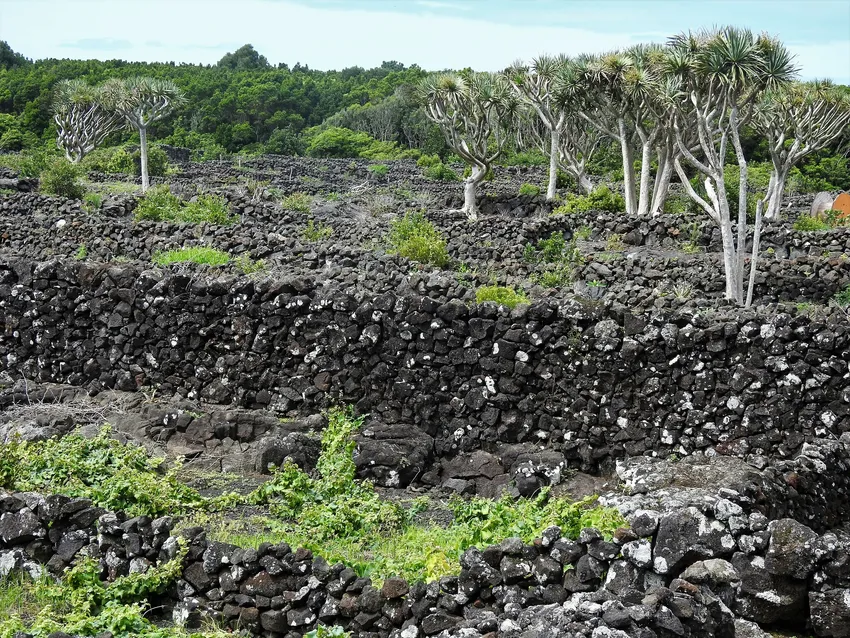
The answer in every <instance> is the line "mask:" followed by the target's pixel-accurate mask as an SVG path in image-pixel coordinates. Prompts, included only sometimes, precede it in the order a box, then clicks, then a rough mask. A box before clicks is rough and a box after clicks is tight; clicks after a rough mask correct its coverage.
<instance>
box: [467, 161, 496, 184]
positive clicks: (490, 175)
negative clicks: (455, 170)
mask: <svg viewBox="0 0 850 638" xmlns="http://www.w3.org/2000/svg"><path fill="white" fill-rule="evenodd" d="M471 176H472V167H471V166H470V165H469V164H467V165H466V167H465V168H464V169H463V179H466V178H468V177H471ZM495 177H496V174H495V173H494V172H493V167H492V166H491V167H490V168H488V169H487V172H486V173H485V174H484V181H485V182H492V181H493V180H494V179H495Z"/></svg>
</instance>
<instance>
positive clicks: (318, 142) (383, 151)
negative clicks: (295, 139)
mask: <svg viewBox="0 0 850 638" xmlns="http://www.w3.org/2000/svg"><path fill="white" fill-rule="evenodd" d="M307 135H308V137H309V143H308V144H307V155H309V156H310V157H336V158H347V157H364V158H367V159H374V160H391V159H405V158H413V159H415V158H417V157H419V151H417V150H415V149H405V148H402V147H401V146H399V145H398V144H396V143H395V142H382V141H380V140H376V139H375V138H373V137H371V136H370V135H368V134H367V133H363V132H362V131H352V130H351V129H348V128H344V127H341V126H330V127H328V128H325V129H323V130H317V129H312V130H311V131H308V132H307Z"/></svg>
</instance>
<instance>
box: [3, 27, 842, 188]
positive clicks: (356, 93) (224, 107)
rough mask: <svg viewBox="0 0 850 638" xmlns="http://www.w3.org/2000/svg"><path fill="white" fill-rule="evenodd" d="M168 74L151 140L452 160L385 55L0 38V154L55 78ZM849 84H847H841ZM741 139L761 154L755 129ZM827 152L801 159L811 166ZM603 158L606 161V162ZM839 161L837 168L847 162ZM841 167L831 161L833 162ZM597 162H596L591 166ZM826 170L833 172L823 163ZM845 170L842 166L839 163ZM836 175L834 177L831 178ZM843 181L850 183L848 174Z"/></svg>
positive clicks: (37, 120) (515, 155)
mask: <svg viewBox="0 0 850 638" xmlns="http://www.w3.org/2000/svg"><path fill="white" fill-rule="evenodd" d="M138 75H144V76H150V77H155V78H163V79H169V80H171V81H173V82H174V83H175V84H176V85H177V86H178V87H180V89H182V90H183V91H184V94H185V96H186V98H187V101H186V104H185V105H184V106H181V107H179V108H178V109H177V110H176V111H175V114H174V116H173V117H170V118H168V119H166V120H164V121H162V122H159V123H157V124H156V125H154V127H153V128H152V132H153V136H152V137H153V138H154V139H156V140H157V142H160V143H165V144H172V145H175V146H182V147H186V148H190V149H192V150H193V152H194V157H195V159H200V160H204V159H217V158H219V157H222V156H229V155H234V154H243V155H257V154H263V153H270V154H281V155H311V156H316V157H358V156H359V157H367V158H373V159H394V158H404V157H418V156H419V155H421V154H428V155H438V156H440V157H441V158H443V159H446V158H451V151H450V149H449V148H448V146H447V145H446V143H445V140H444V138H443V135H442V133H441V132H440V130H439V128H438V127H437V126H436V125H435V124H433V123H432V122H431V121H429V120H428V118H427V117H426V116H425V113H424V110H423V107H422V102H421V99H420V97H419V95H418V91H417V87H418V86H419V84H420V83H421V81H422V80H423V79H424V78H425V77H426V76H428V75H429V71H426V70H424V69H422V68H421V67H419V66H418V65H415V64H414V65H412V66H409V67H407V66H405V65H404V64H401V63H399V62H395V61H388V62H384V63H383V64H382V65H381V66H379V67H375V68H372V69H363V68H361V67H357V66H354V67H348V68H344V69H342V70H340V71H317V70H313V69H310V68H309V67H308V66H302V65H301V64H296V65H294V66H292V67H289V66H287V65H286V64H279V65H277V66H276V67H275V66H273V65H271V64H269V62H268V61H267V59H266V58H265V57H264V56H262V55H261V54H260V53H259V52H257V51H256V50H255V49H254V47H253V46H252V45H250V44H246V45H244V46H242V47H240V48H239V49H237V50H236V51H234V52H232V53H227V54H225V55H224V56H223V57H222V58H221V60H219V62H218V63H216V64H214V65H200V64H187V63H179V64H178V63H174V62H169V63H159V62H155V63H147V62H126V61H122V60H108V61H100V60H71V59H61V60H59V59H46V60H38V61H32V60H29V59H27V58H26V57H24V56H23V55H22V54H20V53H18V52H15V51H13V50H12V49H11V47H10V46H9V45H8V44H7V43H6V42H2V41H0V152H14V151H26V150H29V149H34V148H44V147H54V148H55V140H56V130H55V126H54V123H53V119H52V113H51V102H52V98H53V88H54V86H55V85H56V83H57V82H58V81H59V80H63V79H73V78H82V79H85V80H86V81H87V82H89V83H90V84H98V83H101V82H103V81H104V80H107V79H109V78H114V77H118V78H127V77H132V76H138ZM846 89H847V90H848V92H850V87H846ZM134 141H137V140H136V139H135V138H134V134H133V133H132V132H131V131H121V132H119V133H116V134H114V135H113V136H112V137H111V138H110V139H109V140H108V143H107V144H106V145H110V144H111V145H115V144H122V143H125V142H134ZM744 143H745V144H746V145H747V146H748V147H749V149H752V150H753V151H754V152H755V155H753V159H754V160H756V161H766V160H767V159H768V157H767V153H766V150H765V152H764V154H763V155H762V153H759V151H758V149H759V145H760V144H761V140H759V138H758V136H756V135H755V134H752V135H749V136H747V139H745V140H744ZM834 155H835V151H834V150H829V151H822V152H820V153H818V154H815V155H813V156H812V157H810V158H807V160H806V161H805V164H804V165H803V166H801V168H802V169H803V170H804V171H805V169H806V166H816V165H817V164H818V162H820V160H822V159H823V158H824V157H831V156H834ZM616 158H617V150H616V149H613V148H612V149H611V153H601V154H599V155H598V158H597V159H596V160H595V161H594V163H595V164H596V166H591V167H590V168H591V172H592V173H596V174H603V173H606V172H607V170H606V169H614V173H615V177H616V166H617V160H616ZM607 159H610V160H611V162H610V166H608V165H607V164H609V162H607V161H606V160H607ZM547 161H548V160H547V159H546V158H545V157H544V156H543V155H542V154H540V153H539V152H537V151H534V150H532V151H529V150H528V149H523V148H521V147H519V146H518V145H517V146H514V147H512V148H509V149H508V152H507V153H506V154H505V157H504V158H503V159H502V160H501V163H505V164H546V163H547ZM846 166H847V164H846V162H842V163H841V164H840V167H844V169H846ZM840 167H839V168H840ZM594 169H595V170H594ZM830 172H834V171H833V170H831V171H830ZM842 172H843V171H842ZM839 177H840V176H839ZM837 181H842V182H843V183H844V186H843V187H844V188H848V187H850V175H848V176H846V177H845V179H844V180H836V179H835V176H833V178H832V183H836V182H837Z"/></svg>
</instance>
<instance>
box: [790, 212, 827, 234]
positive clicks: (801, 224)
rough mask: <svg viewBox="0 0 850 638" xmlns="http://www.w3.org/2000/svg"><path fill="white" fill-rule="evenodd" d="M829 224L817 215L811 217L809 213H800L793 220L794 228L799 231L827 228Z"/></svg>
mask: <svg viewBox="0 0 850 638" xmlns="http://www.w3.org/2000/svg"><path fill="white" fill-rule="evenodd" d="M830 228H831V226H830V225H829V223H828V222H827V221H825V220H823V219H818V218H817V217H812V216H810V215H800V216H799V217H798V218H797V219H796V220H795V221H794V230H800V231H804V232H807V231H816V230H829V229H830Z"/></svg>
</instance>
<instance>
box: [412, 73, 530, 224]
mask: <svg viewBox="0 0 850 638" xmlns="http://www.w3.org/2000/svg"><path fill="white" fill-rule="evenodd" d="M421 91H422V96H423V98H424V102H425V113H426V115H427V116H428V118H429V119H431V120H432V121H433V122H435V123H436V124H437V125H438V126H439V127H440V129H441V130H442V131H443V135H444V136H445V138H446V143H447V144H448V145H449V147H450V148H451V149H452V150H453V151H454V152H455V153H457V154H458V155H459V156H460V158H461V159H463V161H464V162H466V163H467V164H469V166H470V169H471V174H470V176H469V177H468V178H466V179H465V180H464V202H463V208H462V209H461V210H462V211H463V212H465V213H466V215H467V216H468V217H469V219H470V220H472V221H474V220H476V219H477V218H478V187H479V185H480V184H481V182H483V181H484V178H485V176H486V175H487V172H488V171H489V170H490V168H491V166H492V164H493V162H494V161H495V160H496V159H498V158H499V156H500V155H501V154H502V151H503V149H504V146H505V142H506V140H507V138H508V134H509V132H510V131H511V130H512V128H513V123H514V121H515V119H516V117H517V112H518V110H519V102H518V100H517V98H516V96H515V95H514V92H513V91H512V90H511V88H510V86H509V85H508V83H507V81H506V80H505V79H504V77H502V76H500V75H495V74H491V73H470V74H464V75H451V74H446V75H437V76H432V77H429V78H427V79H426V80H425V81H424V82H423V83H422V85H421Z"/></svg>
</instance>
